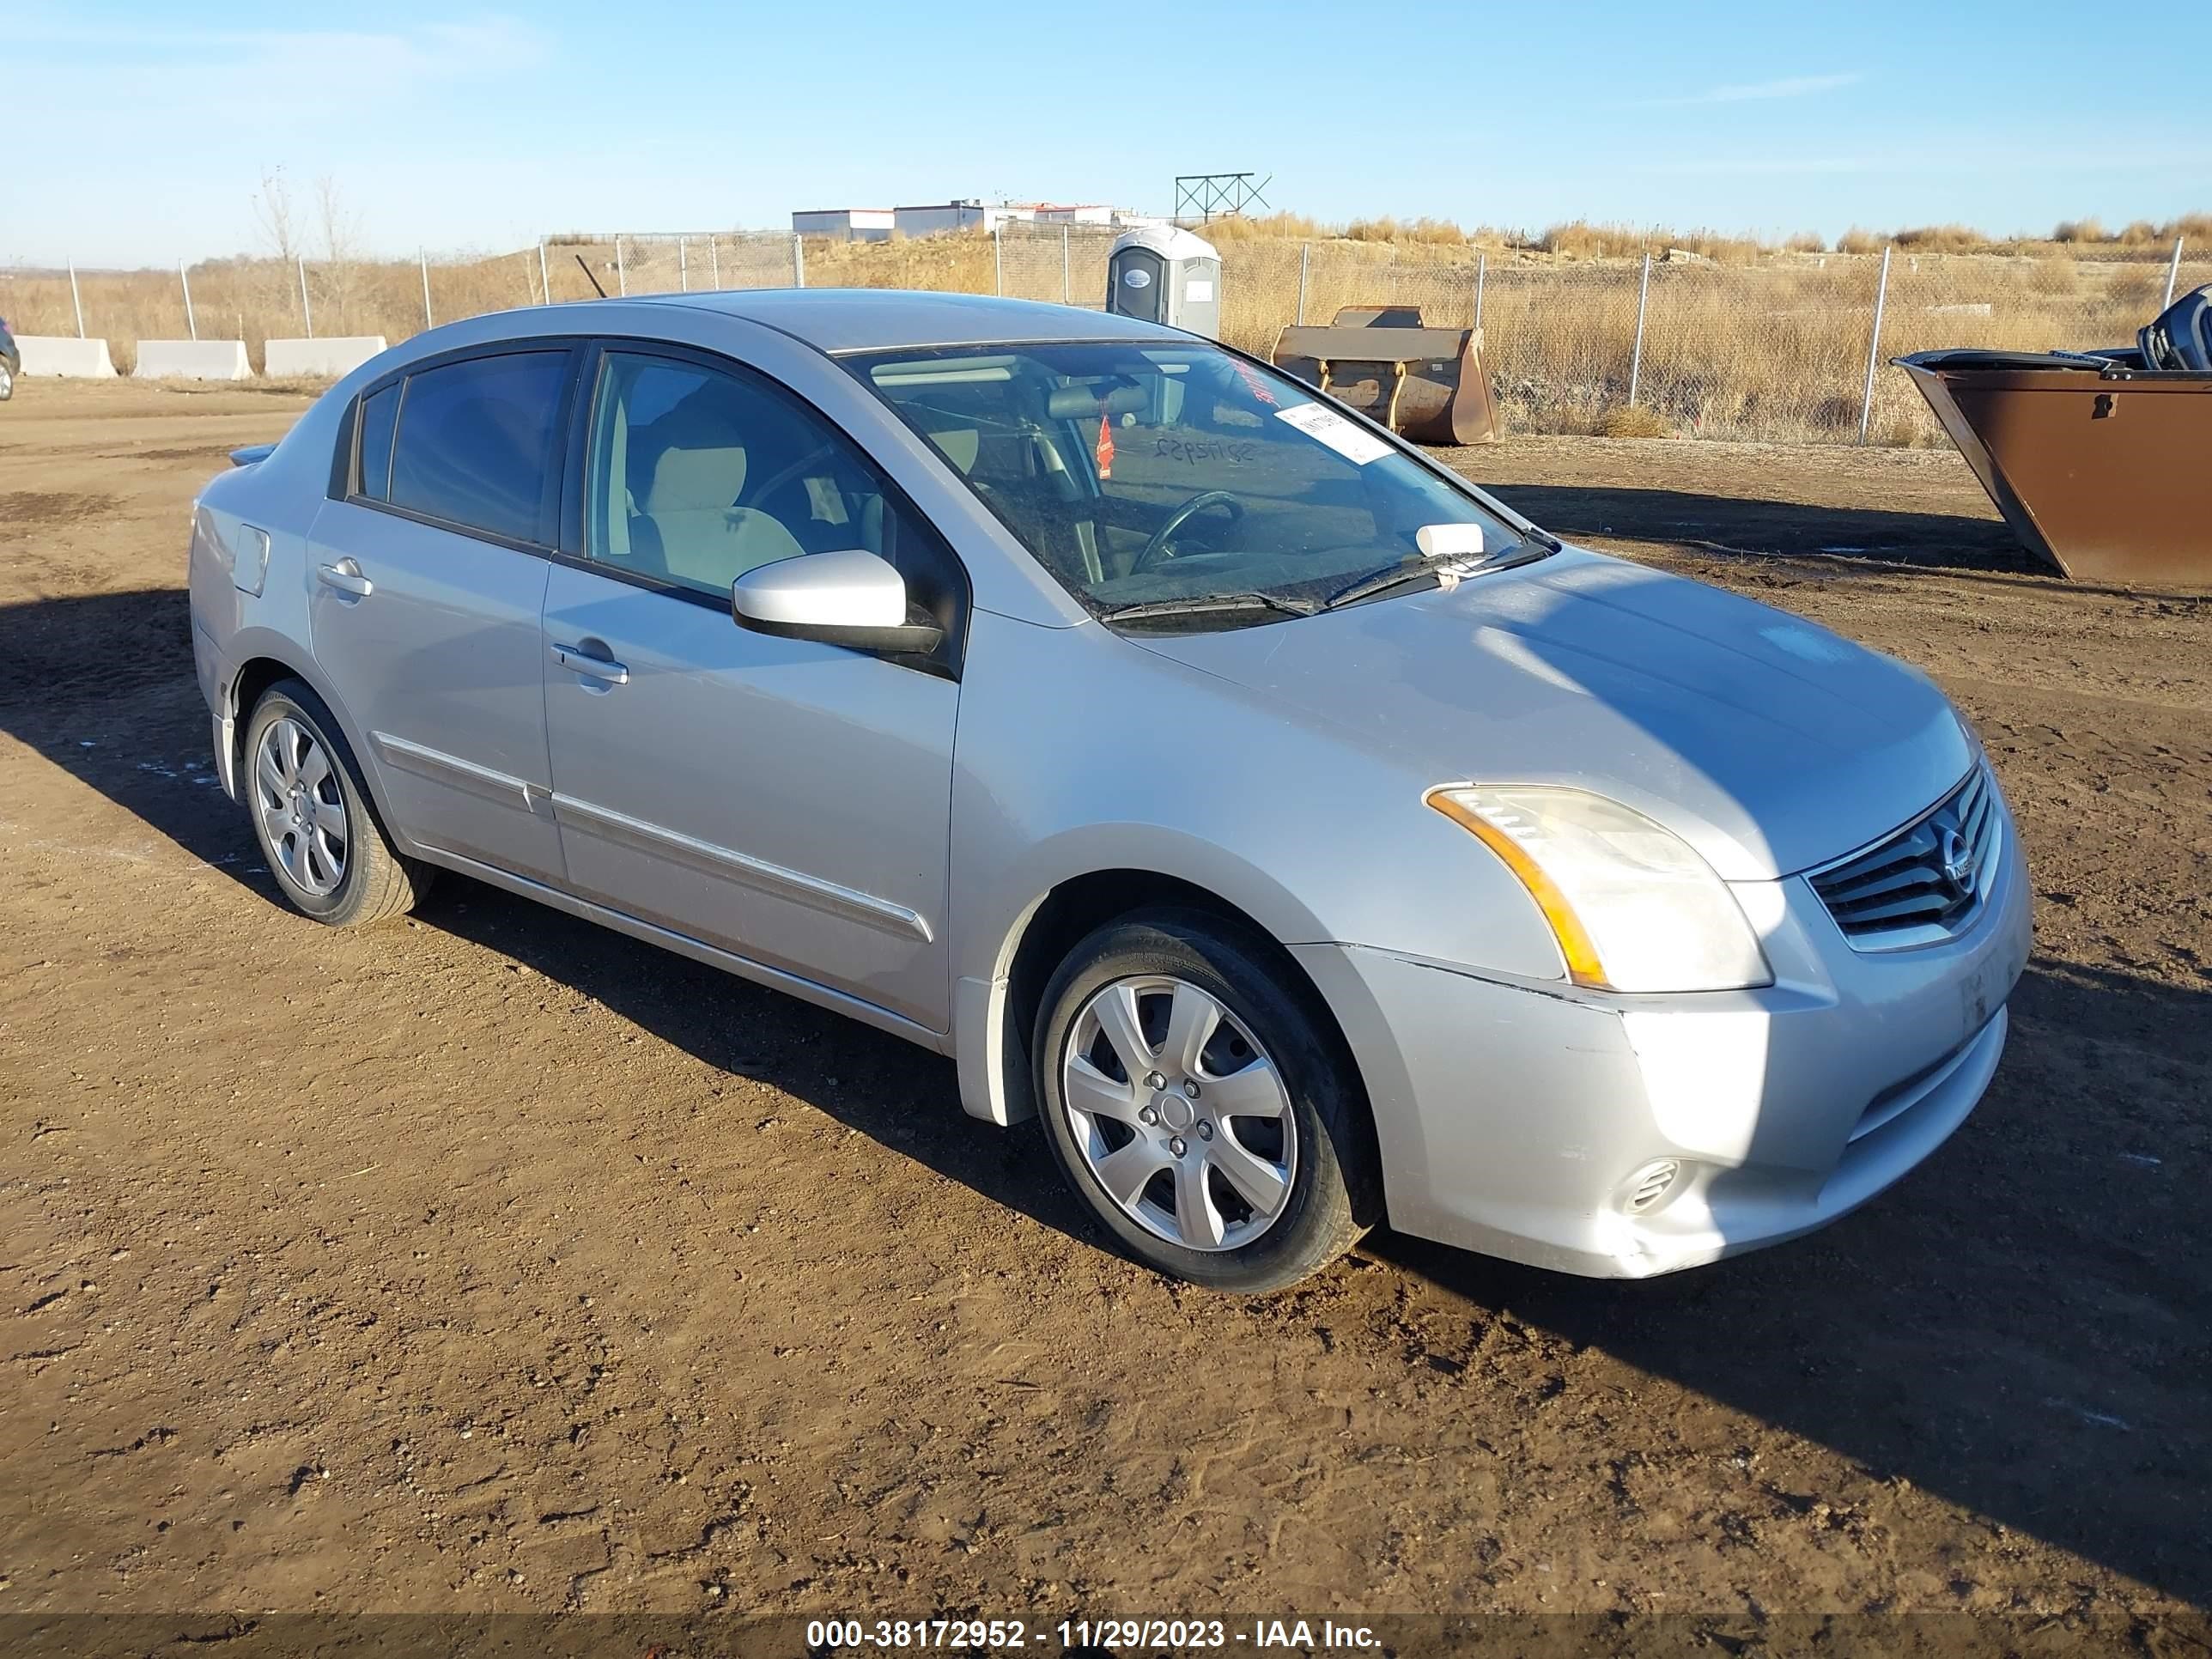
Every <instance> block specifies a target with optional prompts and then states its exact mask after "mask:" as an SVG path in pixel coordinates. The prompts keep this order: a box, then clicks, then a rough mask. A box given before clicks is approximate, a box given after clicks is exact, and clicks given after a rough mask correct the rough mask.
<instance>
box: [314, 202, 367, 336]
mask: <svg viewBox="0 0 2212 1659" xmlns="http://www.w3.org/2000/svg"><path fill="white" fill-rule="evenodd" d="M315 218H316V228H318V229H319V231H320V232H321V233H322V243H323V265H322V269H321V270H320V271H319V272H318V275H319V276H320V277H321V279H322V280H321V282H320V283H319V284H318V286H319V288H320V289H322V290H323V292H324V294H325V300H324V303H325V305H327V306H328V307H330V310H331V322H332V324H333V325H335V327H337V328H340V329H343V328H349V327H351V326H352V317H353V313H354V311H355V309H356V302H357V301H359V300H360V298H361V297H362V295H361V289H362V276H363V271H362V259H361V223H360V220H359V219H358V218H357V217H356V216H355V215H354V214H353V213H352V212H351V211H350V210H349V209H348V208H347V206H346V203H345V196H344V193H343V191H340V190H339V188H338V181H337V179H335V178H333V177H332V176H331V174H329V173H324V174H323V175H322V176H321V177H319V178H318V179H316V180H315Z"/></svg>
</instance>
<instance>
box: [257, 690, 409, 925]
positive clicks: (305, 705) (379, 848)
mask: <svg viewBox="0 0 2212 1659" xmlns="http://www.w3.org/2000/svg"><path fill="white" fill-rule="evenodd" d="M264 751H265V752H264ZM288 756H289V757H290V764H289V769H288V767H287V764H286V757H288ZM238 781H239V793H240V795H241V796H242V797H243V798H244V799H245V802H246V814H247V816H248V817H251V818H252V822H253V836H254V839H255V840H256V841H258V842H259V843H260V845H261V856H262V858H263V860H264V861H265V862H266V863H267V865H268V866H269V873H270V876H271V877H273V878H275V880H276V890H277V891H278V892H280V893H282V894H283V896H284V900H285V902H287V903H289V905H290V906H291V907H292V908H294V909H295V910H297V911H299V912H300V914H301V915H304V916H310V917H313V919H314V920H315V921H319V922H324V923H326V924H328V925H329V926H331V927H367V926H368V925H370V924H371V923H374V922H379V921H389V920H391V919H392V917H394V916H402V915H406V914H407V912H409V911H410V910H412V909H413V908H415V907H416V904H418V903H419V902H421V901H422V896H423V895H424V894H425V893H427V892H428V890H429V886H430V878H431V876H432V875H433V874H434V873H435V872H433V871H432V870H431V869H430V868H429V866H427V865H423V864H419V863H417V862H416V860H413V859H410V858H407V857H405V856H404V855H403V854H401V853H400V852H399V851H398V849H397V848H394V847H393V846H392V842H391V839H390V838H389V837H388V836H386V834H385V833H384V825H383V824H382V823H380V822H379V820H378V818H377V816H376V812H375V810H374V807H373V806H372V805H370V803H369V799H368V790H367V789H366V788H364V787H362V781H361V767H360V764H359V763H358V762H356V760H355V759H354V755H353V750H352V749H351V747H350V746H349V745H348V744H347V743H346V740H345V733H344V732H343V730H342V729H341V728H340V727H339V726H338V723H337V720H334V719H332V718H331V711H330V709H329V708H328V707H326V706H325V703H324V702H323V700H322V699H321V698H320V697H319V696H316V695H315V694H314V692H313V691H312V690H309V689H308V688H307V686H306V685H304V684H301V682H300V681H298V680H279V681H278V682H277V683H276V684H274V685H272V686H270V688H269V689H268V690H266V691H264V692H263V693H262V694H261V698H260V701H259V702H256V703H255V704H254V705H253V713H252V714H251V715H250V716H248V717H247V720H246V744H245V752H244V754H243V756H242V757H241V758H240V763H239V780H238ZM280 831H282V832H283V834H282V835H281V836H280V835H279V832H280Z"/></svg>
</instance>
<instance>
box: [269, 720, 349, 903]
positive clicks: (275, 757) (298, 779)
mask: <svg viewBox="0 0 2212 1659" xmlns="http://www.w3.org/2000/svg"><path fill="white" fill-rule="evenodd" d="M253 805H254V811H255V814H256V816H258V817H259V818H260V820H261V835H262V839H263V840H264V842H267V844H268V848H269V856H270V859H271V860H273V861H274V862H275V864H276V871H277V873H278V874H279V875H281V876H282V877H283V878H284V879H285V881H287V882H288V883H289V884H291V885H292V886H294V887H295V888H297V889H299V890H300V891H301V892H303V893H306V894H308V895H310V896H313V897H316V898H322V897H325V896H327V895H329V894H331V893H333V892H336V891H337V885H338V884H339V883H340V882H341V881H343V880H344V879H345V864H346V845H347V836H346V811H345V794H344V793H343V791H342V790H341V789H340V788H339V787H338V778H337V770H336V769H335V768H333V767H332V766H331V759H330V757H329V756H328V755H326V754H325V753H324V752H323V746H322V744H320V743H319V742H317V741H316V739H315V737H314V735H313V733H312V732H309V731H308V730H307V727H306V726H302V725H301V724H300V722H299V721H297V720H292V719H290V718H289V717H286V718H283V719H279V720H271V721H270V723H269V729H268V730H267V731H265V732H263V733H262V734H261V742H260V744H258V747H257V748H256V749H255V750H254V756H253Z"/></svg>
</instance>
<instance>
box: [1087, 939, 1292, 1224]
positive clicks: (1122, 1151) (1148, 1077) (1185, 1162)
mask: <svg viewBox="0 0 2212 1659" xmlns="http://www.w3.org/2000/svg"><path fill="white" fill-rule="evenodd" d="M1060 1092H1061V1096H1062V1097H1063V1099H1064V1100H1065V1101H1066V1112H1067V1122H1068V1127H1069V1128H1070V1129H1071V1130H1072V1131H1073V1135H1074V1139H1075V1145H1076V1147H1077V1149H1078V1150H1079V1152H1081V1153H1082V1155H1083V1158H1084V1161H1085V1164H1087V1165H1088V1167H1089V1169H1090V1171H1091V1175H1092V1176H1093V1177H1095V1178H1096V1179H1097V1182H1098V1184H1099V1186H1100V1187H1101V1188H1104V1190H1105V1191H1106V1193H1107V1194H1109V1196H1110V1197H1111V1198H1112V1199H1113V1200H1114V1201H1115V1203H1116V1204H1118V1205H1119V1206H1121V1209H1122V1210H1123V1211H1124V1212H1126V1213H1127V1214H1128V1215H1129V1216H1130V1217H1131V1218H1133V1220H1135V1221H1136V1222H1137V1223H1138V1225H1140V1226H1142V1227H1144V1228H1145V1229H1146V1231H1150V1232H1152V1233H1154V1234H1156V1235H1158V1237H1161V1238H1164V1239H1166V1240H1167V1241H1168V1242H1169V1243H1171V1244H1181V1245H1182V1246H1183V1247H1185V1248H1186V1249H1194V1250H1233V1249H1238V1248H1240V1247H1242V1246H1243V1245H1246V1244H1249V1243H1252V1242H1253V1240H1255V1239H1256V1238H1258V1237H1260V1236H1261V1234H1263V1233H1265V1232H1266V1231H1267V1230H1268V1228H1270V1227H1272V1226H1273V1225H1275V1223H1276V1221H1277V1220H1279V1218H1281V1216H1282V1213H1283V1209H1284V1206H1285V1205H1286V1204H1287V1203H1288V1202H1289V1200H1290V1195H1291V1181H1292V1179H1293V1177H1294V1176H1295V1174H1296V1172H1297V1153H1298V1144H1297V1120H1296V1119H1295V1118H1294V1117H1293V1116H1292V1115H1291V1100H1290V1096H1289V1094H1288V1093H1287V1092H1286V1091H1285V1089H1284V1086H1283V1080H1282V1077H1281V1075H1280V1073H1278V1072H1277V1071H1276V1069H1275V1064H1274V1061H1273V1060H1272V1059H1270V1058H1269V1056H1268V1054H1267V1051H1266V1050H1265V1049H1264V1048H1261V1046H1260V1044H1259V1043H1258V1042H1257V1041H1255V1039H1254V1037H1253V1036H1252V1033H1251V1032H1250V1031H1249V1030H1246V1029H1245V1027H1244V1024H1243V1022H1242V1021H1240V1020H1239V1019H1238V1018H1237V1016H1236V1015H1234V1014H1232V1013H1231V1012H1229V1010H1228V1009H1227V1008H1225V1007H1224V1006H1222V1005H1221V1004H1220V1003H1219V1002H1218V1001H1217V1000H1215V999H1214V998H1213V997H1212V996H1211V995H1209V994H1207V993H1206V992H1205V991H1202V990H1200V988H1199V987H1197V986H1195V985H1193V984H1190V983H1188V981H1183V980H1179V979H1174V978H1166V977H1145V978H1133V979H1123V980H1116V981H1115V982H1114V983H1113V984H1111V985H1109V986H1107V987H1105V988H1104V989H1103V990H1101V991H1099V992H1098V993H1097V994H1095V995H1094V996H1092V997H1091V1000H1090V1001H1088V1002H1086V1003H1085V1005H1084V1006H1083V1011H1082V1012H1080V1013H1079V1014H1078V1015H1077V1016H1076V1018H1075V1024H1073V1026H1072V1027H1070V1028H1069V1030H1068V1037H1067V1046H1066V1050H1065V1052H1064V1053H1063V1054H1062V1055H1061V1057H1060ZM1201 1113H1202V1114H1203V1115H1201Z"/></svg>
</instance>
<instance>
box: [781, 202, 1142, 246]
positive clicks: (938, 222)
mask: <svg viewBox="0 0 2212 1659" xmlns="http://www.w3.org/2000/svg"><path fill="white" fill-rule="evenodd" d="M1160 223H1164V221H1163V220H1159V219H1156V218H1153V217H1151V216H1146V215H1145V214H1141V213H1134V212H1132V211H1130V210H1128V209H1127V208H1117V207H1109V206H1107V205H1106V204H1103V203H1098V202H1079V203H1060V202H981V201H975V200H973V199H968V200H962V201H953V202H924V203H919V204H914V205H911V206H908V207H896V208H816V209H810V210H806V211H804V212H799V213H794V214H793V215H792V216H791V228H792V229H793V230H795V231H797V232H798V233H799V234H800V235H802V236H833V237H836V239H837V240H840V241H847V242H880V241H884V240H886V239H888V238H889V237H890V234H891V233H892V232H894V231H896V232H897V233H898V234H900V235H902V236H935V235H939V234H942V233H943V232H945V231H951V230H981V231H995V230H996V229H998V228H999V227H1000V226H1001V225H1006V224H1047V225H1099V226H1103V227H1109V228H1112V227H1120V228H1128V227H1130V226H1133V225H1151V224H1160Z"/></svg>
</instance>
